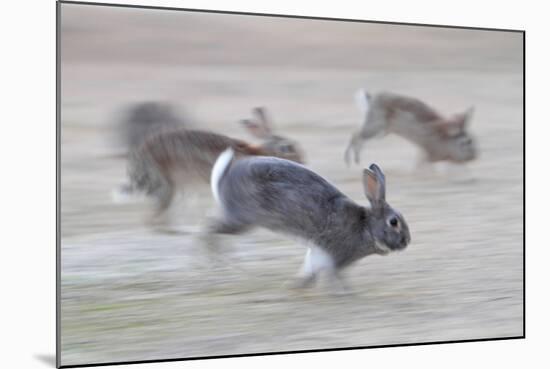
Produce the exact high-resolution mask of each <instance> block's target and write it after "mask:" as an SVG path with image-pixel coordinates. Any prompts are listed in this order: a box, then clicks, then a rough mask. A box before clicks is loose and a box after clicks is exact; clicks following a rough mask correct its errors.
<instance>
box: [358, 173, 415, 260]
mask: <svg viewBox="0 0 550 369" xmlns="http://www.w3.org/2000/svg"><path fill="white" fill-rule="evenodd" d="M363 187H364V191H365V195H366V197H367V199H368V200H369V202H370V204H371V209H370V210H369V212H370V216H369V217H367V220H366V221H367V224H368V226H367V228H368V231H369V232H370V233H371V235H372V237H373V238H374V242H375V247H376V249H377V251H378V252H379V253H381V254H386V253H388V252H391V251H398V250H403V249H404V248H406V247H407V245H408V244H409V242H410V241H411V235H410V233H409V227H408V225H407V222H406V221H405V219H404V218H403V216H402V215H401V213H399V212H398V211H396V210H395V209H393V208H392V207H391V206H390V205H389V204H388V203H387V202H386V178H385V176H384V173H382V170H381V169H380V168H379V167H378V166H377V165H376V164H371V166H370V167H369V169H364V171H363Z"/></svg>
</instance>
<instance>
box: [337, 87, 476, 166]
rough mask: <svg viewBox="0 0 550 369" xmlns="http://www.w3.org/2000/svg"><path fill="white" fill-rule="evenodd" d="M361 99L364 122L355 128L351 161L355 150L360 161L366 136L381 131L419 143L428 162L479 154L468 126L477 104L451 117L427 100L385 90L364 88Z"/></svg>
mask: <svg viewBox="0 0 550 369" xmlns="http://www.w3.org/2000/svg"><path fill="white" fill-rule="evenodd" d="M356 99H357V103H358V105H359V106H360V108H361V110H362V113H363V115H364V123H363V125H362V126H361V128H360V130H359V131H357V132H355V133H354V134H353V135H352V137H351V140H350V143H349V145H348V147H347V149H346V152H345V161H346V163H347V164H348V165H350V162H351V156H352V154H353V157H354V160H355V163H357V164H358V163H359V156H360V153H361V148H362V146H363V144H364V143H365V141H366V140H368V139H370V138H371V137H374V136H377V135H386V134H388V133H394V134H396V135H398V136H401V137H403V138H405V139H407V140H409V141H412V142H413V143H415V144H416V145H418V146H419V147H420V148H421V149H422V150H423V151H424V154H425V161H426V162H432V163H433V162H438V161H448V162H455V163H463V162H466V161H470V160H473V159H475V158H476V156H477V147H476V144H475V140H474V138H473V137H472V135H471V134H470V133H469V132H468V130H467V126H468V124H469V122H470V121H471V119H472V115H473V108H470V109H468V110H467V111H465V112H463V113H459V114H455V115H453V116H451V117H444V116H442V115H441V114H439V113H438V112H437V111H435V110H434V109H432V108H431V107H429V106H428V105H426V104H425V103H424V102H422V101H420V100H418V99H415V98H412V97H406V96H400V95H396V94H393V93H389V92H385V93H379V94H376V95H374V96H371V95H370V94H368V93H367V92H366V91H365V90H363V89H361V90H359V91H358V92H357V94H356Z"/></svg>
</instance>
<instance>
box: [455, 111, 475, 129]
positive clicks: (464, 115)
mask: <svg viewBox="0 0 550 369" xmlns="http://www.w3.org/2000/svg"><path fill="white" fill-rule="evenodd" d="M473 115H474V107H473V106H472V107H470V108H468V109H467V110H465V111H463V112H461V113H458V114H456V115H455V116H454V117H453V118H452V119H451V121H450V122H449V125H451V126H452V125H454V126H458V127H460V128H461V129H464V128H465V127H466V126H467V125H468V124H469V123H470V121H471V120H472V116H473Z"/></svg>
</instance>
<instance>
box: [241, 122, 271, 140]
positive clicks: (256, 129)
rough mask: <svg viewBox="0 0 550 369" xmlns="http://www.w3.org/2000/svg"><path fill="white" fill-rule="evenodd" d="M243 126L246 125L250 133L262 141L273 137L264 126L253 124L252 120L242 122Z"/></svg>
mask: <svg viewBox="0 0 550 369" xmlns="http://www.w3.org/2000/svg"><path fill="white" fill-rule="evenodd" d="M241 124H242V125H244V126H245V128H246V129H247V130H248V132H249V133H250V134H251V135H252V136H254V137H257V138H261V139H267V138H269V137H271V133H269V132H267V131H266V129H265V128H264V126H263V125H261V124H258V123H256V122H253V121H251V120H250V119H243V120H241Z"/></svg>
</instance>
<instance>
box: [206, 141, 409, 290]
mask: <svg viewBox="0 0 550 369" xmlns="http://www.w3.org/2000/svg"><path fill="white" fill-rule="evenodd" d="M234 155H235V153H234V151H233V150H232V149H228V150H226V151H225V152H224V153H222V154H221V155H220V157H219V158H218V160H217V161H216V164H215V165H214V168H213V170H212V176H211V186H212V192H213V194H214V197H215V199H216V200H217V202H218V204H219V205H220V206H221V217H220V218H218V219H216V220H214V221H213V222H212V223H211V225H210V228H209V230H208V231H207V233H206V234H205V240H204V241H205V242H206V246H207V247H208V248H209V250H210V251H211V252H213V254H214V255H217V254H218V252H219V251H220V250H219V249H218V246H217V239H218V237H217V236H216V235H219V234H239V233H242V232H245V231H247V230H249V229H251V228H254V227H263V228H266V229H269V230H271V231H274V232H278V233H282V234H285V235H287V236H293V237H298V238H300V239H303V240H304V241H306V242H307V243H308V244H309V245H310V247H309V248H308V250H307V253H306V257H305V260H304V264H303V267H302V271H301V276H300V278H299V280H298V283H297V284H296V287H306V286H310V285H312V284H313V283H314V282H315V281H316V279H317V277H318V276H319V273H320V272H322V271H325V272H327V273H328V275H329V276H330V277H331V281H332V282H337V283H338V284H340V287H344V289H345V286H344V285H343V283H342V279H341V276H340V271H341V270H342V269H343V268H345V267H346V266H348V265H350V264H352V263H353V262H355V261H357V260H359V259H361V258H363V257H365V256H367V255H371V254H379V255H386V254H388V253H390V252H393V251H397V250H403V249H404V248H405V247H407V245H408V244H409V242H410V240H411V236H410V233H409V228H408V226H407V223H406V222H405V219H404V218H403V216H402V215H401V214H400V213H399V212H398V211H396V210H395V209H393V208H392V207H391V206H390V205H389V204H388V203H387V202H386V196H385V194H386V184H385V177H384V174H383V173H382V171H381V170H380V168H379V167H378V166H377V165H376V164H372V165H371V166H370V167H369V169H364V172H363V186H364V192H365V195H366V197H367V199H368V200H369V202H370V204H371V206H370V208H369V207H365V206H361V205H359V204H356V203H355V202H354V201H352V200H351V199H349V198H348V197H346V196H345V195H344V194H342V193H341V192H340V191H339V190H338V189H337V188H336V187H334V186H333V185H332V184H330V183H329V182H328V181H326V180H325V179H324V178H322V177H321V176H319V175H318V174H316V173H314V172H313V171H311V170H309V169H307V168H306V167H304V166H302V165H300V164H296V163H293V162H291V161H288V160H283V159H278V158H264V157H249V158H244V159H241V160H234ZM339 290H340V291H341V289H339Z"/></svg>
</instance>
